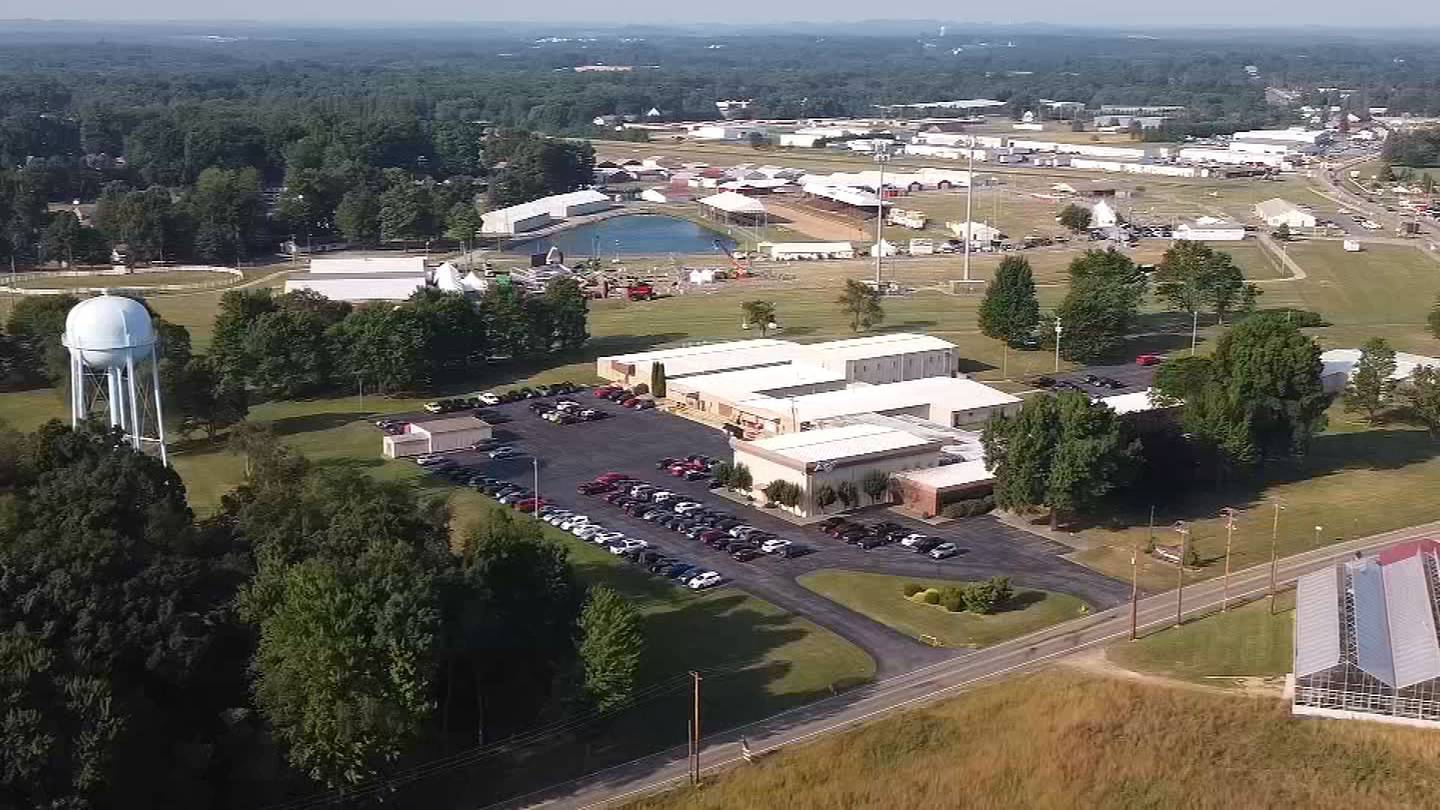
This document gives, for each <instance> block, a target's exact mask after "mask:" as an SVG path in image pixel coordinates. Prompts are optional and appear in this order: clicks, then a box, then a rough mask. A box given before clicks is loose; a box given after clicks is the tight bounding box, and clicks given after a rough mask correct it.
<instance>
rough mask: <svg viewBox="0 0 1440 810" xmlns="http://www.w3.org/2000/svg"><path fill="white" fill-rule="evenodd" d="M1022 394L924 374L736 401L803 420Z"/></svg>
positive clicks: (966, 404) (967, 404)
mask: <svg viewBox="0 0 1440 810" xmlns="http://www.w3.org/2000/svg"><path fill="white" fill-rule="evenodd" d="M1019 401H1020V398H1019V397H1017V396H1014V395H1011V394H1007V393H1005V392H1004V391H1001V390H999V389H996V388H991V387H990V386H988V385H985V384H983V383H978V382H975V381H974V380H969V379H966V378H964V377H922V378H920V379H918V380H906V381H904V382H897V383H884V384H881V385H857V386H854V387H851V388H846V389H844V390H842V391H824V392H821V393H818V394H805V395H804V396H798V397H787V398H785V399H776V398H774V397H757V398H755V399H750V400H745V401H743V402H740V403H737V404H738V405H739V407H741V408H742V409H745V410H758V411H765V412H768V413H770V414H772V415H774V416H776V417H781V416H788V415H790V414H791V413H793V414H794V415H795V418H796V419H798V420H800V421H802V422H813V421H816V420H819V419H828V418H830V417H834V416H847V415H850V414H857V413H878V412H882V411H890V410H899V409H901V408H913V407H916V406H920V405H939V406H941V407H943V408H948V409H950V410H952V411H968V410H971V409H974V408H986V407H995V406H999V405H1010V404H1013V403H1016V402H1019Z"/></svg>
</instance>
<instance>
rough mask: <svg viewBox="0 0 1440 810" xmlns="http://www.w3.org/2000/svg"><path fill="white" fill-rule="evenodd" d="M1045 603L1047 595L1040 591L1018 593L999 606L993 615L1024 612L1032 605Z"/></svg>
mask: <svg viewBox="0 0 1440 810" xmlns="http://www.w3.org/2000/svg"><path fill="white" fill-rule="evenodd" d="M1043 601H1045V594H1043V593H1041V592H1040V591H1017V592H1016V593H1015V595H1014V596H1012V597H1010V598H1009V599H1007V600H1005V601H1004V602H1003V603H1001V604H999V605H997V606H996V607H995V610H994V611H992V612H993V613H1012V612H1014V611H1017V610H1024V609H1025V608H1028V607H1030V606H1031V605H1036V604H1039V603H1040V602H1043Z"/></svg>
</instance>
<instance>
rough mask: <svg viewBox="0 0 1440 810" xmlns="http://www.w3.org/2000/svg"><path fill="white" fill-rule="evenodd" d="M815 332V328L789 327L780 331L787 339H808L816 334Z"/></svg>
mask: <svg viewBox="0 0 1440 810" xmlns="http://www.w3.org/2000/svg"><path fill="white" fill-rule="evenodd" d="M815 331H816V330H815V327H813V326H787V327H784V328H783V329H781V330H780V334H782V335H784V336H785V337H807V336H809V335H813V334H815Z"/></svg>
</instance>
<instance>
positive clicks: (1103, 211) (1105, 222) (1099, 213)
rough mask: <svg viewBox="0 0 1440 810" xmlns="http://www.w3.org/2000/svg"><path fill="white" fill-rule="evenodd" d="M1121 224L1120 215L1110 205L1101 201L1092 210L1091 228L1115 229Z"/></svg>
mask: <svg viewBox="0 0 1440 810" xmlns="http://www.w3.org/2000/svg"><path fill="white" fill-rule="evenodd" d="M1118 224H1120V215H1119V214H1117V213H1115V209H1114V208H1113V207H1112V206H1111V205H1110V203H1107V202H1105V201H1104V200H1101V201H1100V202H1097V203H1095V205H1094V207H1092V208H1091V209H1090V227H1092V228H1113V227H1115V226H1116V225H1118Z"/></svg>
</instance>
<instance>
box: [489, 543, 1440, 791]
mask: <svg viewBox="0 0 1440 810" xmlns="http://www.w3.org/2000/svg"><path fill="white" fill-rule="evenodd" d="M1437 531H1440V522H1437V523H1429V524H1424V525H1421V526H1413V527H1410V528H1407V529H1401V530H1397V531H1394V532H1387V533H1385V534H1380V535H1375V536H1372V537H1366V538H1360V539H1358V540H1354V541H1351V542H1348V543H1341V544H1337V545H1334V546H1330V547H1327V548H1322V549H1316V550H1314V551H1310V552H1306V553H1304V554H1298V555H1295V556H1293V557H1287V558H1285V559H1284V560H1281V561H1280V564H1279V566H1278V570H1277V581H1278V582H1279V583H1281V585H1282V586H1283V585H1288V584H1289V583H1292V582H1294V580H1295V579H1296V577H1298V576H1300V575H1301V574H1304V573H1307V572H1309V571H1313V570H1317V569H1320V568H1323V567H1326V566H1329V565H1334V564H1335V563H1336V562H1339V561H1340V560H1343V559H1346V558H1348V557H1350V556H1351V554H1353V553H1354V552H1357V551H1359V552H1370V551H1373V550H1375V549H1378V548H1383V547H1385V546H1388V545H1391V544H1393V543H1397V542H1400V541H1403V540H1411V539H1415V538H1419V537H1427V536H1434V535H1435V534H1436V533H1437ZM1268 588H1269V566H1267V565H1259V566H1255V567H1253V568H1247V569H1245V570H1243V571H1239V572H1236V573H1234V574H1233V575H1232V576H1231V577H1230V583H1229V599H1230V602H1231V604H1234V603H1236V602H1238V601H1240V600H1243V599H1248V598H1255V597H1257V596H1259V597H1261V598H1263V594H1265V593H1266V592H1267V590H1268ZM1224 594H1225V584H1224V583H1223V581H1221V580H1209V581H1206V582H1204V583H1201V584H1199V585H1196V586H1192V587H1189V588H1187V589H1186V590H1185V592H1184V604H1183V612H1184V615H1185V617H1186V618H1192V617H1194V616H1198V615H1202V614H1205V613H1210V612H1213V611H1215V610H1216V609H1217V608H1218V607H1219V606H1220V604H1221V601H1222V600H1223V599H1225V596H1224ZM1137 608H1138V609H1137V619H1138V621H1137V624H1138V626H1139V628H1140V632H1141V633H1142V634H1143V633H1144V632H1146V631H1147V630H1149V629H1158V628H1163V627H1166V626H1169V625H1171V624H1173V623H1174V621H1175V614H1176V595H1175V592H1174V591H1171V592H1168V593H1164V594H1159V595H1156V596H1151V597H1148V598H1146V599H1142V600H1140V602H1139V603H1138V606H1137ZM1130 621H1131V620H1130V611H1129V609H1128V607H1126V606H1121V607H1117V608H1112V609H1110V610H1106V611H1103V612H1101V613H1098V614H1096V615H1093V616H1090V617H1087V618H1083V619H1076V620H1073V621H1069V622H1066V623H1064V624H1059V625H1055V626H1053V627H1049V628H1045V629H1043V630H1040V631H1037V632H1035V633H1032V634H1030V635H1028V636H1025V637H1023V638H1019V639H1014V640H1011V641H1007V642H1003V643H1001V644H996V645H994V646H991V647H987V648H985V649H984V650H981V651H979V652H977V653H974V654H972V655H968V656H963V657H960V658H955V659H951V660H949V661H943V662H940V663H937V664H933V665H931V666H928V667H924V668H922V669H918V670H914V671H911V672H908V673H904V674H901V675H896V676H893V677H889V678H883V679H881V680H878V681H877V682H875V683H873V684H871V685H869V686H866V687H862V688H860V689H857V690H854V691H852V692H848V693H845V694H843V695H840V696H838V697H834V698H828V699H825V700H821V701H817V702H815V703H812V704H809V705H806V706H803V707H800V708H797V709H793V710H791V711H788V712H783V713H781V714H778V715H775V716H774V717H770V718H767V719H765V720H762V721H759V722H755V723H751V724H749V725H746V726H742V727H739V728H735V729H730V730H728V731H726V732H724V733H722V734H719V735H716V736H714V737H712V738H709V739H708V740H706V741H705V742H704V743H703V745H702V750H701V763H702V768H703V771H704V772H706V773H709V772H714V771H717V770H720V769H724V768H729V767H743V758H742V757H741V755H740V750H739V745H738V741H739V739H740V737H741V736H744V737H745V739H746V740H747V742H748V743H749V746H750V749H751V752H752V754H753V755H755V756H763V755H764V754H766V753H767V752H771V751H774V750H777V749H779V748H782V747H784V746H787V745H795V744H797V743H803V742H807V741H809V740H813V739H816V738H818V737H821V736H825V735H828V734H833V733H835V732H837V731H842V730H844V729H847V728H850V727H852V726H855V725H858V724H860V723H864V722H867V721H870V720H873V719H876V718H878V717H881V716H884V715H886V714H889V713H892V712H895V711H900V710H904V709H907V708H913V707H917V706H923V705H925V704H928V703H932V702H934V701H936V700H940V699H943V698H946V697H950V696H953V695H955V694H956V693H958V692H960V691H963V690H965V689H967V688H969V687H972V686H974V685H976V684H979V683H982V682H985V681H989V680H994V679H997V678H1001V677H1004V676H1007V675H1013V674H1018V673H1023V672H1027V671H1030V670H1033V669H1036V668H1038V667H1041V666H1043V665H1045V664H1048V663H1050V662H1053V661H1055V660H1057V659H1059V658H1063V657H1065V656H1067V655H1071V654H1073V653H1076V652H1079V651H1082V650H1085V649H1088V648H1091V647H1095V646H1099V645H1103V644H1108V643H1111V642H1113V641H1117V640H1119V639H1122V638H1125V637H1126V636H1127V635H1128V634H1129V632H1130ZM687 773H688V763H687V761H686V758H685V751H684V750H683V749H672V750H670V751H666V752H662V753H659V754H655V755H653V756H649V757H645V758H642V759H638V760H635V761H633V762H628V763H625V764H622V765H617V766H615V767H612V768H608V769H606V770H603V771H599V772H597V773H594V774H591V775H589V776H585V777H581V778H580V779H576V780H573V781H571V782H567V783H564V784H560V785H556V786H553V787H551V788H549V789H546V790H543V791H538V792H536V793H532V794H529V795H526V796H521V797H517V798H514V799H510V800H507V801H505V802H501V803H497V804H493V805H489V806H488V807H487V808H486V810H490V809H491V808H493V809H494V810H498V809H499V808H505V810H511V808H515V809H517V810H518V808H528V807H546V808H598V807H607V806H611V805H613V804H616V803H619V802H622V801H629V800H634V799H635V798H636V797H638V796H641V795H644V794H646V793H653V792H655V791H659V790H663V789H666V788H671V787H677V786H679V785H682V784H683V783H684V782H685V780H686V775H687Z"/></svg>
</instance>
